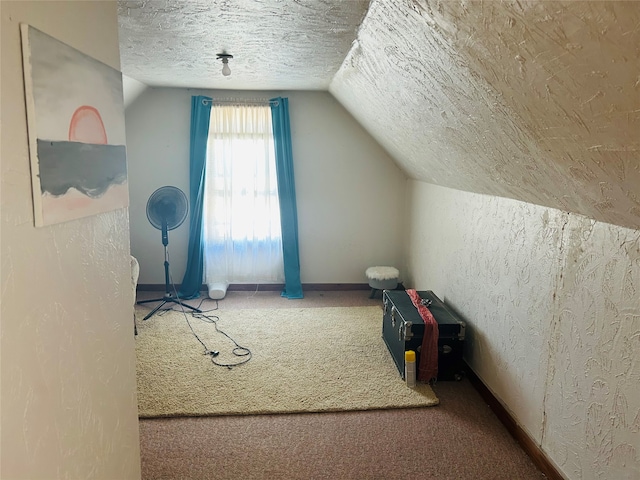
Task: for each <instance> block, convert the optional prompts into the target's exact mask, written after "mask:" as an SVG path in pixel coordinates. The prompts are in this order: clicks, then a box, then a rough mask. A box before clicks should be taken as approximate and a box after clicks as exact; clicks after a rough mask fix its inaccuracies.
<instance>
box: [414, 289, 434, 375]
mask: <svg viewBox="0 0 640 480" xmlns="http://www.w3.org/2000/svg"><path fill="white" fill-rule="evenodd" d="M407 294H408V295H409V298H411V302H413V306H414V307H416V309H417V310H418V313H419V314H420V316H421V317H422V320H423V321H424V337H422V348H421V349H420V364H419V365H418V376H417V378H418V380H420V381H421V382H430V381H432V380H435V379H436V378H437V376H438V335H439V332H438V322H436V319H435V318H433V314H432V313H431V312H430V311H429V309H428V308H427V307H426V306H425V305H423V304H422V299H421V298H420V295H418V292H417V291H416V290H415V289H409V290H407Z"/></svg>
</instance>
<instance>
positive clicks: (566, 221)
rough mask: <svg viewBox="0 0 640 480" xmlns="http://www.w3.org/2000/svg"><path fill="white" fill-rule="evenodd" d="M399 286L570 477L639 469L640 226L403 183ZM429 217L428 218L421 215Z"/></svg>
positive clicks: (633, 474) (633, 473) (621, 474)
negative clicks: (449, 326) (460, 333)
mask: <svg viewBox="0 0 640 480" xmlns="http://www.w3.org/2000/svg"><path fill="white" fill-rule="evenodd" d="M410 192H411V196H410V199H411V205H412V207H411V210H410V225H411V231H410V235H409V246H408V264H409V266H410V267H409V274H408V277H409V278H408V283H409V285H412V286H415V287H416V288H418V289H432V290H434V291H435V292H436V293H437V294H438V295H439V296H440V297H441V298H442V299H443V300H444V301H445V302H447V303H449V304H450V305H451V306H453V308H454V309H455V310H457V311H458V312H459V313H460V314H461V316H462V317H463V318H464V319H465V320H466V321H467V322H468V326H469V328H468V329H467V333H468V337H467V338H468V342H467V347H468V348H467V350H466V352H465V356H466V359H467V361H468V362H469V364H470V365H471V366H472V368H473V369H474V371H476V373H478V375H479V376H480V377H481V378H482V379H483V381H484V382H485V383H486V384H487V385H488V386H489V388H490V389H491V390H492V391H493V392H494V394H495V395H496V396H497V397H498V398H499V399H500V400H501V401H502V402H503V404H504V405H505V406H506V408H507V409H509V410H510V411H511V412H512V414H513V415H514V416H515V418H516V419H517V420H518V422H519V423H520V424H521V426H522V427H523V428H524V429H525V430H526V431H527V432H528V433H529V434H530V435H531V437H532V438H533V439H534V440H535V441H536V442H538V443H539V444H540V445H541V447H542V448H543V450H544V451H545V452H546V454H547V455H548V456H549V457H550V459H551V460H552V461H553V462H555V463H556V465H557V466H558V467H559V468H560V469H561V471H562V472H563V473H564V474H565V475H566V476H567V478H569V479H572V480H573V479H597V478H607V479H608V478H616V479H618V478H620V479H626V478H629V479H631V478H638V477H639V476H640V231H639V230H632V229H627V228H623V227H618V226H614V225H611V224H605V223H601V222H596V221H593V220H589V219H587V218H586V217H583V216H580V215H574V214H568V213H564V212H561V211H559V210H555V209H551V208H546V207H540V206H536V205H532V204H527V203H522V202H518V201H514V200H509V199H503V198H498V197H490V196H485V195H477V194H472V193H464V192H460V191H456V190H452V189H447V188H442V187H436V186H433V185H429V184H426V183H422V182H416V181H412V182H410ZM424 219H428V221H424Z"/></svg>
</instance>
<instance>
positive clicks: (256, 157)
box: [203, 104, 284, 288]
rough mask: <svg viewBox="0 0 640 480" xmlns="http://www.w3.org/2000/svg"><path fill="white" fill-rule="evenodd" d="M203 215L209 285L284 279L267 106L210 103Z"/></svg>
mask: <svg viewBox="0 0 640 480" xmlns="http://www.w3.org/2000/svg"><path fill="white" fill-rule="evenodd" d="M203 217H204V220H203V222H204V269H205V282H206V283H207V284H208V285H209V286H211V285H212V284H218V283H226V284H228V283H282V282H283V281H284V266H283V260H282V236H281V229H280V208H279V204H278V187H277V177H276V165H275V153H274V146H273V130H272V125H271V108H270V107H269V106H268V105H215V104H214V105H213V106H212V108H211V122H210V125H209V141H208V145H207V166H206V181H205V192H204V210H203ZM210 288H211V287H210Z"/></svg>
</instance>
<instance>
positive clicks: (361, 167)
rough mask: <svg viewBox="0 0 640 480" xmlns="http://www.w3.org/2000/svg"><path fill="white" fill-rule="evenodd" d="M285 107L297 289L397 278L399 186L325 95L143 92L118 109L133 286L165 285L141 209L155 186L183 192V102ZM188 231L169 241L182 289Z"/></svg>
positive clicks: (381, 156)
mask: <svg viewBox="0 0 640 480" xmlns="http://www.w3.org/2000/svg"><path fill="white" fill-rule="evenodd" d="M197 94H206V95H209V96H214V97H215V96H216V95H217V96H219V97H225V98H242V97H244V98H270V97H273V96H277V95H280V96H285V97H288V98H289V112H290V116H291V135H292V142H293V155H294V171H295V180H296V195H297V201H298V228H299V242H300V263H301V276H302V282H303V283H366V282H367V279H366V276H365V275H364V271H365V270H366V268H367V267H370V266H372V265H380V264H388V265H394V266H397V267H398V268H399V269H400V270H402V269H403V266H404V261H403V256H402V249H403V245H402V243H403V238H404V233H403V232H404V228H403V225H404V223H403V221H404V220H403V218H404V205H405V187H406V178H405V175H404V174H403V173H402V172H401V171H400V169H399V168H398V167H397V166H396V165H395V163H394V162H393V161H392V160H391V159H390V157H389V156H388V155H387V154H386V152H385V151H384V150H382V148H381V147H380V146H379V145H378V144H377V143H376V142H375V141H374V140H372V139H371V137H370V136H369V135H368V134H367V133H366V132H365V131H364V130H363V129H362V128H361V127H360V126H359V125H358V124H357V123H356V122H355V120H354V119H353V118H352V117H351V115H349V113H347V111H346V110H344V108H343V107H342V106H340V104H339V103H338V102H336V101H335V100H334V99H333V97H332V96H331V95H330V94H329V93H327V92H301V91H295V92H246V91H242V92H240V91H236V92H234V91H218V92H216V91H200V90H198V91H196V90H186V89H169V88H149V89H147V90H145V92H144V93H142V95H141V96H140V97H139V98H138V99H137V100H136V101H135V102H134V103H133V104H132V105H131V106H130V107H129V108H128V109H127V111H126V123H127V124H126V127H127V151H128V158H129V181H130V191H131V208H130V211H131V249H132V253H133V255H134V256H136V257H137V258H138V260H139V262H140V266H141V272H140V283H156V284H163V283H164V272H163V261H164V257H163V253H162V244H161V241H160V232H159V231H157V230H155V229H154V228H153V227H152V226H151V225H150V224H149V222H148V221H147V219H146V213H145V208H146V202H147V199H148V198H149V195H151V194H152V193H153V191H154V190H155V189H157V188H159V187H161V186H163V185H175V186H177V187H179V188H181V189H183V190H184V191H185V193H187V192H188V186H189V177H188V169H189V123H190V109H191V96H192V95H197ZM187 237H188V225H187V222H185V224H183V225H182V226H181V227H179V228H178V229H176V230H173V231H171V232H170V233H169V243H170V255H171V267H172V268H171V269H172V277H173V280H174V281H175V282H176V283H180V282H181V281H182V276H183V274H184V270H185V263H186V252H187Z"/></svg>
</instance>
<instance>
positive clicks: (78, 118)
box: [69, 105, 107, 145]
mask: <svg viewBox="0 0 640 480" xmlns="http://www.w3.org/2000/svg"><path fill="white" fill-rule="evenodd" d="M69 141H71V142H82V143H92V144H94V145H106V144H107V132H106V131H105V129H104V124H103V123H102V118H101V117H100V113H99V112H98V110H96V109H95V108H94V107H90V106H88V105H83V106H81V107H78V109H77V110H76V111H75V112H74V113H73V116H72V117H71V123H70V124H69Z"/></svg>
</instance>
